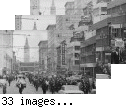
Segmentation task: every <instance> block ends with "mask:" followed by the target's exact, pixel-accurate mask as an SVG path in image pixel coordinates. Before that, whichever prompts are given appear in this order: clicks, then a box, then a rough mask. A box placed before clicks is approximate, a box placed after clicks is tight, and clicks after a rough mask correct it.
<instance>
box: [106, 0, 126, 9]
mask: <svg viewBox="0 0 126 109" xmlns="http://www.w3.org/2000/svg"><path fill="white" fill-rule="evenodd" d="M125 3H126V0H114V1H112V2H110V3H109V4H108V5H107V8H108V9H111V8H113V7H116V6H119V5H122V4H125Z"/></svg>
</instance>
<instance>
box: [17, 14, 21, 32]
mask: <svg viewBox="0 0 126 109" xmlns="http://www.w3.org/2000/svg"><path fill="white" fill-rule="evenodd" d="M21 29H22V15H15V30H21Z"/></svg>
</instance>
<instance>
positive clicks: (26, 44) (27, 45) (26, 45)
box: [25, 38, 29, 47]
mask: <svg viewBox="0 0 126 109" xmlns="http://www.w3.org/2000/svg"><path fill="white" fill-rule="evenodd" d="M25 47H29V44H28V38H26V41H25Z"/></svg>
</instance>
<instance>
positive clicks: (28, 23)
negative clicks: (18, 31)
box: [22, 15, 56, 30]
mask: <svg viewBox="0 0 126 109" xmlns="http://www.w3.org/2000/svg"><path fill="white" fill-rule="evenodd" d="M34 22H36V25H37V30H46V28H47V26H48V25H49V24H56V16H53V15H44V16H43V15H41V16H39V15H22V30H33V27H34Z"/></svg>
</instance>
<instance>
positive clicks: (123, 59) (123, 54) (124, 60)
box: [121, 44, 126, 64]
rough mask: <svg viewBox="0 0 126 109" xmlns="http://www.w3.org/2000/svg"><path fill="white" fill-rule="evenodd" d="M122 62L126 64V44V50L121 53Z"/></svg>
mask: <svg viewBox="0 0 126 109" xmlns="http://www.w3.org/2000/svg"><path fill="white" fill-rule="evenodd" d="M121 58H122V64H126V44H125V46H124V50H123V51H122V53H121Z"/></svg>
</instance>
